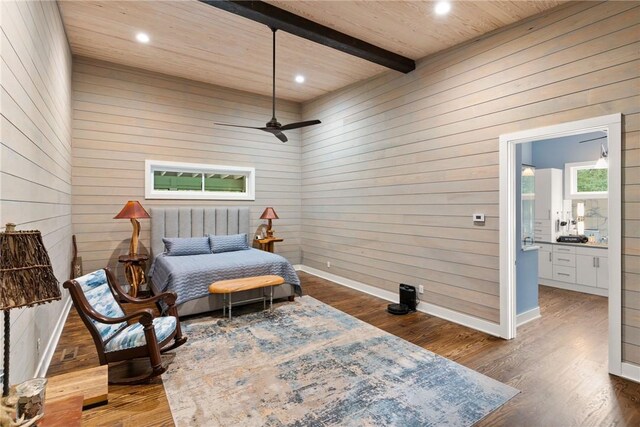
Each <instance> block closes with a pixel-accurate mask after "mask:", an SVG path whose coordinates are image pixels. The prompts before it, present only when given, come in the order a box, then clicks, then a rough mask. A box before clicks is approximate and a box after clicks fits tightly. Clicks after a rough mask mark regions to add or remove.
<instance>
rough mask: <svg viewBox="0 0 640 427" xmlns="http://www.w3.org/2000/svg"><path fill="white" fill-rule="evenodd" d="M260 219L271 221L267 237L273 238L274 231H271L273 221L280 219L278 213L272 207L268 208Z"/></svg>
mask: <svg viewBox="0 0 640 427" xmlns="http://www.w3.org/2000/svg"><path fill="white" fill-rule="evenodd" d="M260 219H268V220H269V226H268V227H267V237H273V230H272V229H271V220H272V219H279V218H278V214H277V213H276V211H275V210H273V208H272V207H268V208H266V209H265V210H264V212H262V215H260Z"/></svg>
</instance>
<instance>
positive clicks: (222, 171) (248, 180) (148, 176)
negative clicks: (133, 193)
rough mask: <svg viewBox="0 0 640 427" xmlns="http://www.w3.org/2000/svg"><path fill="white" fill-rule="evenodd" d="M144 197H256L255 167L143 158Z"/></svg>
mask: <svg viewBox="0 0 640 427" xmlns="http://www.w3.org/2000/svg"><path fill="white" fill-rule="evenodd" d="M145 198H147V199H195V200H197V199H208V200H255V169H254V168H251V167H241V166H220V165H207V164H196V163H178V162H166V161H159V160H146V161H145Z"/></svg>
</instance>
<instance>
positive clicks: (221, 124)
mask: <svg viewBox="0 0 640 427" xmlns="http://www.w3.org/2000/svg"><path fill="white" fill-rule="evenodd" d="M214 125H219V126H230V127H233V128H244V129H262V128H261V127H256V126H242V125H232V124H229V123H214Z"/></svg>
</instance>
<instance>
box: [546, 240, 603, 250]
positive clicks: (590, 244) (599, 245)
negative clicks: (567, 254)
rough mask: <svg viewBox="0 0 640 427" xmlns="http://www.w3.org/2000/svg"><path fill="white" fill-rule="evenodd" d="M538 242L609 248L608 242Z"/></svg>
mask: <svg viewBox="0 0 640 427" xmlns="http://www.w3.org/2000/svg"><path fill="white" fill-rule="evenodd" d="M536 243H545V244H547V245H563V246H580V247H583V248H596V249H608V246H607V244H606V243H567V242H542V241H539V242H536ZM534 244H535V243H534Z"/></svg>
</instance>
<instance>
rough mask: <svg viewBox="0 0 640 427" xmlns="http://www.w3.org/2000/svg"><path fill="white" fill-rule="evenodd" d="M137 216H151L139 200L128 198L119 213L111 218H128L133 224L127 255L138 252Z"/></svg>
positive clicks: (138, 231) (138, 232)
mask: <svg viewBox="0 0 640 427" xmlns="http://www.w3.org/2000/svg"><path fill="white" fill-rule="evenodd" d="M138 218H151V215H149V213H148V212H147V211H145V210H144V208H143V207H142V205H141V204H140V202H138V201H137V200H129V201H128V202H127V204H126V205H124V208H122V210H121V211H120V213H119V214H118V215H116V216H114V217H113V219H129V220H131V225H133V234H131V243H129V255H132V256H133V255H136V254H137V253H138V237H139V236H140V223H139V222H138Z"/></svg>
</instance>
